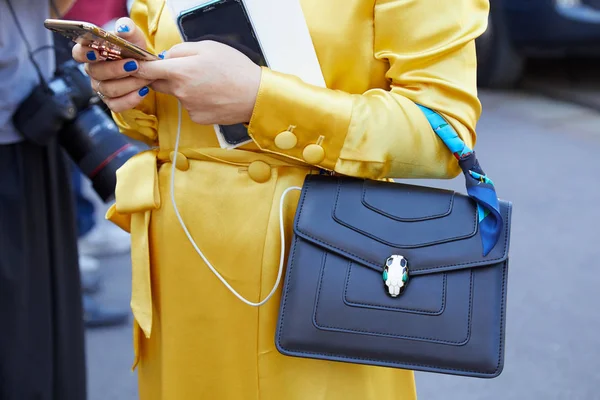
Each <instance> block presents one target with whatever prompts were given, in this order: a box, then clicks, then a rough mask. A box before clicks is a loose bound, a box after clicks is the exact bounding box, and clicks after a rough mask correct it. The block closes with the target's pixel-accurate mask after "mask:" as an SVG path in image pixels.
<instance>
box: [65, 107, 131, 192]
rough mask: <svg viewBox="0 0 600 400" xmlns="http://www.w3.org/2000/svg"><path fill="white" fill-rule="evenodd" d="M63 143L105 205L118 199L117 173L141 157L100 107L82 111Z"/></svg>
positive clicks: (68, 128)
mask: <svg viewBox="0 0 600 400" xmlns="http://www.w3.org/2000/svg"><path fill="white" fill-rule="evenodd" d="M59 140H60V144H61V146H62V147H63V148H64V149H65V150H66V152H67V153H68V154H69V156H70V157H71V158H72V159H73V161H75V162H76V163H77V164H78V165H79V168H80V169H81V171H82V172H83V173H84V174H85V175H86V176H87V177H88V178H90V180H91V181H92V185H93V187H94V190H95V191H96V192H97V193H98V195H99V196H100V197H101V198H102V200H104V201H109V200H111V199H112V198H113V197H114V192H115V186H116V183H117V177H116V172H117V169H119V168H120V167H121V166H122V165H123V164H124V163H125V162H126V161H127V160H128V159H129V158H131V157H133V156H134V155H135V154H137V153H139V148H138V147H137V146H135V145H133V144H131V143H130V142H129V141H128V140H127V139H126V138H125V137H124V136H123V135H121V134H120V132H119V129H118V128H117V126H116V125H115V123H114V122H113V121H112V119H111V118H110V117H109V116H108V115H107V114H106V113H105V112H104V111H103V110H102V109H101V108H100V107H99V106H98V105H93V106H91V107H89V108H87V109H85V110H82V111H81V112H80V113H79V114H78V115H77V118H76V119H75V120H74V121H72V122H70V123H68V124H67V125H66V126H65V127H64V129H63V130H62V131H61V133H60V136H59Z"/></svg>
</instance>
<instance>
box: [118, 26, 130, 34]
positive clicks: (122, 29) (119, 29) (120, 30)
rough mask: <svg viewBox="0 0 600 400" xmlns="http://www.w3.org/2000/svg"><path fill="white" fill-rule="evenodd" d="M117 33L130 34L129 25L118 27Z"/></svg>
mask: <svg viewBox="0 0 600 400" xmlns="http://www.w3.org/2000/svg"><path fill="white" fill-rule="evenodd" d="M117 32H119V33H123V32H129V26H128V25H119V26H118V27H117Z"/></svg>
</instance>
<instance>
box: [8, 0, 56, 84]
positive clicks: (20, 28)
mask: <svg viewBox="0 0 600 400" xmlns="http://www.w3.org/2000/svg"><path fill="white" fill-rule="evenodd" d="M6 3H7V4H8V10H9V11H10V13H11V15H12V17H13V20H14V21H15V25H17V30H18V31H19V35H20V36H21V38H22V39H23V42H24V43H25V47H26V49H27V53H28V55H29V60H30V61H31V63H32V64H33V67H34V68H35V71H36V73H37V75H38V77H39V78H40V84H41V85H43V86H44V87H46V88H47V87H48V82H46V79H45V78H44V75H43V74H42V70H41V69H40V66H39V64H38V63H37V61H35V52H34V51H33V50H32V49H31V44H30V43H29V40H27V36H25V31H24V30H23V26H22V25H21V22H20V21H19V18H18V17H17V13H16V11H15V9H14V7H13V5H12V2H11V0H6ZM50 7H51V8H52V10H53V11H54V13H55V14H56V15H57V17H60V16H61V15H60V11H59V10H58V7H56V4H54V0H50Z"/></svg>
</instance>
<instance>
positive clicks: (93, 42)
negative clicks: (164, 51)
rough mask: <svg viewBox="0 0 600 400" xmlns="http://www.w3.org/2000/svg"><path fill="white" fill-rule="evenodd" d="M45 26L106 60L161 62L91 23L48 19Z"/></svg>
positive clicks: (156, 57)
mask: <svg viewBox="0 0 600 400" xmlns="http://www.w3.org/2000/svg"><path fill="white" fill-rule="evenodd" d="M44 26H45V27H46V28H47V29H49V30H51V31H54V32H58V33H60V34H61V35H63V36H66V37H67V38H69V39H71V40H73V41H74V42H76V43H79V44H81V45H83V46H88V47H91V48H93V49H95V50H97V51H98V54H99V55H100V57H102V58H104V59H106V60H121V59H123V58H135V59H137V60H142V61H156V60H159V58H158V56H156V55H155V54H152V53H150V52H149V51H147V50H144V49H142V48H141V47H139V46H136V45H135V44H133V43H131V42H128V41H127V40H125V39H123V38H121V37H119V36H117V35H115V34H114V33H111V32H107V31H105V30H104V29H102V28H100V27H98V26H96V25H94V24H91V23H89V22H83V21H66V20H62V19H47V20H46V21H45V22H44Z"/></svg>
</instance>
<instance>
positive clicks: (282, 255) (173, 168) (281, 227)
mask: <svg viewBox="0 0 600 400" xmlns="http://www.w3.org/2000/svg"><path fill="white" fill-rule="evenodd" d="M177 105H178V113H179V115H178V121H177V138H176V140H175V149H174V155H173V161H172V165H171V188H170V189H171V190H170V191H171V203H172V204H173V210H174V211H175V215H176V216H177V219H178V220H179V224H180V225H181V228H182V229H183V231H184V232H185V235H186V236H187V238H188V240H189V241H190V243H191V244H192V246H193V247H194V250H196V253H198V255H199V256H200V257H201V258H202V260H204V262H205V263H206V265H207V266H208V268H209V269H210V270H211V271H212V273H213V274H215V276H216V277H217V278H218V279H219V280H220V281H221V282H222V283H223V284H224V285H225V287H227V289H229V291H230V292H231V293H233V295H234V296H235V297H237V298H238V299H240V300H241V301H242V302H244V303H246V304H247V305H249V306H252V307H260V306H262V305H263V304H265V303H266V302H267V301H269V299H270V298H271V297H273V295H274V294H275V292H276V291H277V287H278V286H279V283H280V282H281V277H282V275H283V263H284V258H285V230H284V225H283V204H284V200H285V198H286V196H287V195H288V194H289V193H290V192H291V191H294V190H302V188H300V187H295V186H293V187H289V188H287V189H286V190H285V191H284V192H283V194H282V195H281V198H280V200H279V234H280V238H281V243H280V245H281V252H280V256H279V270H278V272H277V279H276V281H275V284H274V285H273V289H271V291H270V292H269V294H268V295H267V296H266V297H265V298H264V299H263V300H261V301H259V302H258V303H255V302H252V301H250V300H248V299H246V298H245V297H244V296H242V295H241V294H239V293H238V292H237V291H236V290H235V289H234V288H233V287H232V286H231V285H230V284H229V282H227V280H225V278H223V276H221V274H220V273H219V272H218V271H217V270H216V269H215V267H213V265H212V264H211V263H210V261H208V259H207V258H206V256H205V255H204V253H202V250H200V248H199V247H198V245H197V244H196V241H195V240H194V238H192V235H191V233H190V231H189V230H188V228H187V226H186V225H185V222H184V221H183V218H182V217H181V214H180V213H179V208H178V207H177V203H176V202H175V172H176V165H177V154H178V152H179V139H180V136H181V102H179V101H178V102H177Z"/></svg>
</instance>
